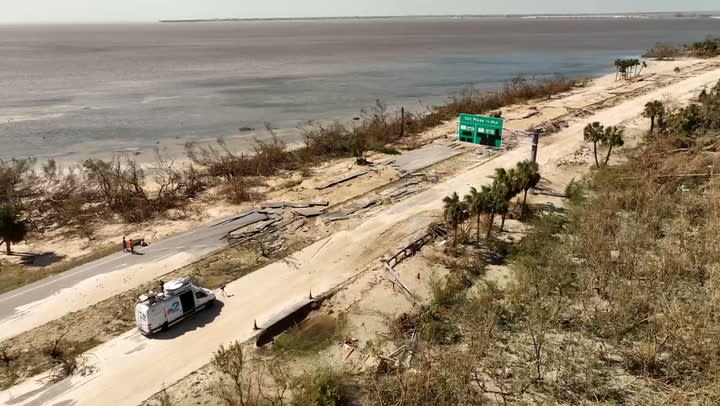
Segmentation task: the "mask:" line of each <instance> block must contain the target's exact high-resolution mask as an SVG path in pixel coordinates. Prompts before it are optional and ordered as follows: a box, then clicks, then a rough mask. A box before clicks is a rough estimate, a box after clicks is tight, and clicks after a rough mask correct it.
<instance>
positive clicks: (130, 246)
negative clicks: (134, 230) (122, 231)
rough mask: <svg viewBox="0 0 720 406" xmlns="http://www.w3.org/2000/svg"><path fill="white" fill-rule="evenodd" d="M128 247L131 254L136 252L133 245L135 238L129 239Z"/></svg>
mask: <svg viewBox="0 0 720 406" xmlns="http://www.w3.org/2000/svg"><path fill="white" fill-rule="evenodd" d="M128 248H129V249H130V253H131V254H134V253H135V246H134V245H133V240H132V238H131V239H129V240H128Z"/></svg>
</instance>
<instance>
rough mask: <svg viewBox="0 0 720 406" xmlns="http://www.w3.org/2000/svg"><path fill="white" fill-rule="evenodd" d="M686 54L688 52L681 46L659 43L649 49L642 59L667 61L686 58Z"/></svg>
mask: <svg viewBox="0 0 720 406" xmlns="http://www.w3.org/2000/svg"><path fill="white" fill-rule="evenodd" d="M686 54H687V50H686V49H685V48H683V47H681V46H677V45H673V44H667V43H657V44H655V46H654V47H652V48H650V49H648V50H647V51H646V52H645V54H643V56H642V57H643V58H654V59H659V60H667V59H674V58H678V57H681V56H685V55H686Z"/></svg>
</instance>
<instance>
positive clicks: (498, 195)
mask: <svg viewBox="0 0 720 406" xmlns="http://www.w3.org/2000/svg"><path fill="white" fill-rule="evenodd" d="M493 186H494V187H493V188H491V189H490V190H489V196H488V208H489V211H490V213H491V217H490V224H489V227H488V232H487V238H490V233H491V232H492V226H493V220H494V218H495V214H500V215H501V216H502V221H501V223H500V231H501V232H502V230H503V228H504V227H505V217H506V216H507V213H508V211H509V210H510V204H509V201H508V200H507V193H506V191H505V188H504V186H501V185H493ZM495 186H496V187H495Z"/></svg>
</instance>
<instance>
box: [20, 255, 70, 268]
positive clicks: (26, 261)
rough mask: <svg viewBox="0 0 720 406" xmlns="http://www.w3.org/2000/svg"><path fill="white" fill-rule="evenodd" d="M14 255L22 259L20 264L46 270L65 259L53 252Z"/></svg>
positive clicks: (63, 256)
mask: <svg viewBox="0 0 720 406" xmlns="http://www.w3.org/2000/svg"><path fill="white" fill-rule="evenodd" d="M12 255H15V256H18V257H20V264H22V265H25V266H35V267H41V268H44V267H46V266H50V265H52V264H55V263H58V262H60V261H62V260H63V259H64V258H65V255H59V254H57V253H55V252H53V251H48V252H42V253H36V252H13V253H12Z"/></svg>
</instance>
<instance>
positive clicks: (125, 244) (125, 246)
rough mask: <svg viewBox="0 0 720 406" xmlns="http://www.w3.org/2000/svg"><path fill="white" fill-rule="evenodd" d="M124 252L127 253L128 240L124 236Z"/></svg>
mask: <svg viewBox="0 0 720 406" xmlns="http://www.w3.org/2000/svg"><path fill="white" fill-rule="evenodd" d="M122 252H127V240H126V239H125V236H123V249H122Z"/></svg>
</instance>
